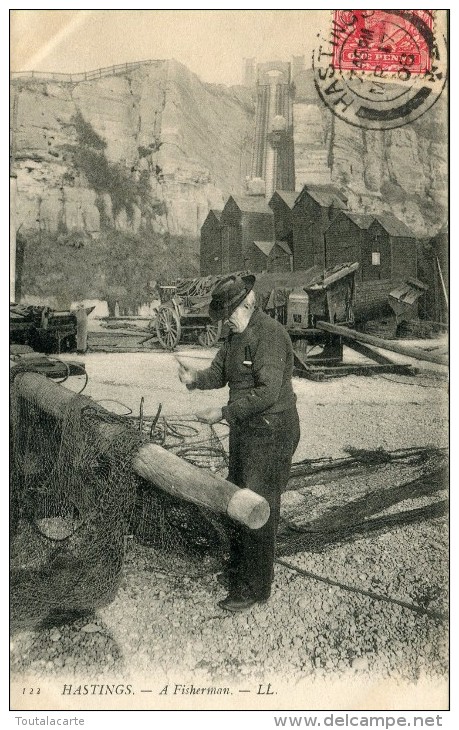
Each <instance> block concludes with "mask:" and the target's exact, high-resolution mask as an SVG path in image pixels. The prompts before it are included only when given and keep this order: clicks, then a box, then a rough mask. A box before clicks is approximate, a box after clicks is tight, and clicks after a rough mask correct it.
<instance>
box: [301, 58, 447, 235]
mask: <svg viewBox="0 0 459 730" xmlns="http://www.w3.org/2000/svg"><path fill="white" fill-rule="evenodd" d="M447 134H448V130H447V110H446V99H445V98H444V97H441V98H440V100H439V102H438V103H437V104H436V105H434V106H433V107H432V109H431V110H429V111H428V112H427V113H426V114H425V115H424V116H422V117H420V118H419V119H418V120H416V121H415V122H414V123H413V124H410V125H407V126H405V127H400V128H399V129H393V130H389V131H373V130H371V131H365V130H362V129H358V128H356V127H353V126H350V125H349V124H346V122H344V121H341V120H340V119H338V118H337V117H335V116H334V115H333V114H332V113H331V112H330V111H329V110H328V109H327V108H325V106H324V105H323V104H322V102H321V101H320V99H319V97H318V95H317V92H316V90H315V87H314V82H313V76H312V71H305V72H303V73H302V74H301V77H300V78H299V79H297V90H296V98H295V104H294V135H295V175H296V188H297V189H301V188H302V186H303V185H305V184H307V183H310V184H316V185H320V184H324V183H327V182H328V183H330V182H331V183H333V184H334V185H336V186H338V187H340V188H341V189H342V190H343V192H344V193H345V194H346V196H347V197H348V206H349V208H350V209H351V210H353V211H354V212H359V213H367V212H368V213H381V212H383V211H391V212H392V213H394V215H396V216H397V217H398V218H400V220H402V221H403V222H404V223H406V224H407V225H408V226H409V227H410V228H411V229H412V230H413V232H414V233H415V234H416V235H417V236H428V235H433V234H434V233H436V232H437V231H438V230H439V228H440V227H441V226H442V225H443V223H444V222H445V221H446V219H447V190H448V186H447V169H448V163H447V160H448V146H447V138H448V137H447Z"/></svg>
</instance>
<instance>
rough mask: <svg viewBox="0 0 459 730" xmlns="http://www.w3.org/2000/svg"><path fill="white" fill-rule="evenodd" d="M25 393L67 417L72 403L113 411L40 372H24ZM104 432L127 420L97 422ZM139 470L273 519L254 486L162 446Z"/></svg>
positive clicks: (256, 524) (177, 492) (207, 503)
mask: <svg viewBox="0 0 459 730" xmlns="http://www.w3.org/2000/svg"><path fill="white" fill-rule="evenodd" d="M16 379H17V380H16V384H17V388H18V390H19V393H20V395H22V396H24V398H27V399H28V400H30V401H32V402H33V403H36V404H37V405H38V406H39V407H40V408H42V410H43V411H44V412H45V413H48V414H50V415H51V416H53V417H54V418H56V419H58V420H62V419H63V418H64V416H65V413H66V411H67V409H68V407H69V406H70V403H78V404H79V405H80V406H81V407H84V406H90V407H91V409H93V410H95V411H97V412H100V413H101V414H105V415H107V414H108V413H109V412H108V411H107V410H106V409H105V408H102V406H100V405H99V404H98V403H96V402H95V401H93V400H91V398H88V397H87V396H84V395H75V393H72V391H70V390H67V389H66V388H64V387H63V386H61V385H59V384H57V383H53V382H52V381H50V380H48V378H46V377H45V376H44V375H39V374H38V373H19V374H18V375H16ZM96 428H97V430H98V436H100V437H101V438H102V439H106V440H107V442H109V441H110V440H111V439H112V438H113V437H114V436H115V435H119V434H120V433H121V434H122V432H123V431H124V430H125V429H127V426H125V425H124V424H122V423H118V422H112V423H110V422H107V421H103V420H102V419H101V420H100V422H98V423H97V424H96ZM132 468H133V471H134V472H135V473H136V474H137V475H138V476H140V477H142V478H143V479H145V480H146V481H148V482H151V483H152V484H154V485H155V486H156V487H158V488H159V489H162V490H163V491H165V492H168V493H169V494H172V495H173V496H174V497H179V498H180V499H184V500H186V501H187V502H193V504H197V505H199V506H201V507H206V508H207V509H211V510H213V511H214V512H219V513H222V514H227V515H228V516H229V517H231V518H232V519H233V520H236V521H237V522H240V523H241V524H243V525H245V526H246V527H249V528H251V529H258V528H260V527H262V526H263V525H264V524H265V523H266V522H267V520H268V518H269V504H268V502H267V501H266V500H265V499H264V498H263V497H260V495H259V494H256V493H255V492H253V491H252V490H251V489H240V488H239V487H236V486H235V485H234V484H231V483H230V482H228V481H226V479H223V478H222V477H219V476H216V475H212V474H210V473H209V472H207V471H205V470H204V469H200V468H199V467H197V466H194V465H193V464H190V463H189V462H187V461H184V460H183V459H181V458H180V457H178V456H176V455H175V454H173V453H172V452H170V451H167V450H166V449H163V448H162V447H161V446H158V445H157V444H144V445H143V446H141V447H140V448H139V450H138V452H137V454H136V455H135V456H134V459H133V462H132Z"/></svg>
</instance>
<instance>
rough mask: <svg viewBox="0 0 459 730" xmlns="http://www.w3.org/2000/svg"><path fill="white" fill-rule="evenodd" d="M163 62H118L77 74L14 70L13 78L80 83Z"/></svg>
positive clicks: (157, 60) (15, 79) (156, 60)
mask: <svg viewBox="0 0 459 730" xmlns="http://www.w3.org/2000/svg"><path fill="white" fill-rule="evenodd" d="M161 63H163V60H162V59H155V60H153V59H152V60H149V61H134V62H131V63H117V64H115V65H113V66H105V67H103V68H97V69H95V70H94V71H83V72H81V73H77V74H65V73H55V72H48V71H12V73H11V80H12V81H20V80H22V79H36V80H37V81H59V82H61V83H72V84H78V83H81V82H82V81H91V80H93V79H100V78H103V77H105V76H115V75H117V74H122V73H126V72H127V71H131V70H132V69H134V68H138V67H139V66H152V65H159V64H161Z"/></svg>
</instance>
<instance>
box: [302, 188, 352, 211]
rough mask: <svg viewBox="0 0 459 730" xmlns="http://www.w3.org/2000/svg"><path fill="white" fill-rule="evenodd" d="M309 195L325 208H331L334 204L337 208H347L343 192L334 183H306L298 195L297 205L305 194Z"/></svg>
mask: <svg viewBox="0 0 459 730" xmlns="http://www.w3.org/2000/svg"><path fill="white" fill-rule="evenodd" d="M305 195H309V196H310V197H311V198H313V199H314V200H315V201H316V203H319V205H321V206H322V207H323V208H329V207H330V206H331V205H334V206H335V207H336V208H341V209H342V210H345V208H346V200H345V198H344V196H343V195H342V193H341V192H340V191H339V190H338V188H335V186H334V185H305V186H304V188H303V190H302V191H301V193H300V194H299V195H298V196H297V199H296V201H295V205H296V204H297V203H299V201H300V200H301V199H302V198H303V197H304V196H305Z"/></svg>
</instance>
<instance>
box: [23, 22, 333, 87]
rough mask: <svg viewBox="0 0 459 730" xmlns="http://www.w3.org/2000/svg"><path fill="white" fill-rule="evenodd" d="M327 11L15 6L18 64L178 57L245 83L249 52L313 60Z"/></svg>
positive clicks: (64, 67)
mask: <svg viewBox="0 0 459 730" xmlns="http://www.w3.org/2000/svg"><path fill="white" fill-rule="evenodd" d="M329 18H330V11H326V10H317V11H316V10H303V11H302V10H12V11H11V15H10V48H11V70H12V71H32V70H33V71H55V72H64V73H78V72H81V71H90V70H92V69H97V68H100V67H104V66H111V65H112V64H116V63H125V62H129V61H142V60H149V59H162V58H175V59H176V60H177V61H180V62H182V63H184V64H185V65H186V66H187V67H188V68H189V69H190V70H191V71H194V72H195V73H196V74H197V75H198V76H199V77H200V78H201V79H202V80H203V81H206V82H211V83H222V84H228V85H231V84H238V83H241V82H242V80H243V59H244V58H252V57H254V58H256V60H257V62H262V61H267V60H277V59H281V60H285V61H289V60H290V59H291V57H292V56H293V55H298V56H300V55H304V56H305V63H306V66H310V62H311V57H312V52H313V48H314V45H316V44H317V34H318V33H320V32H321V31H324V29H326V28H327V26H328V23H329Z"/></svg>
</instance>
